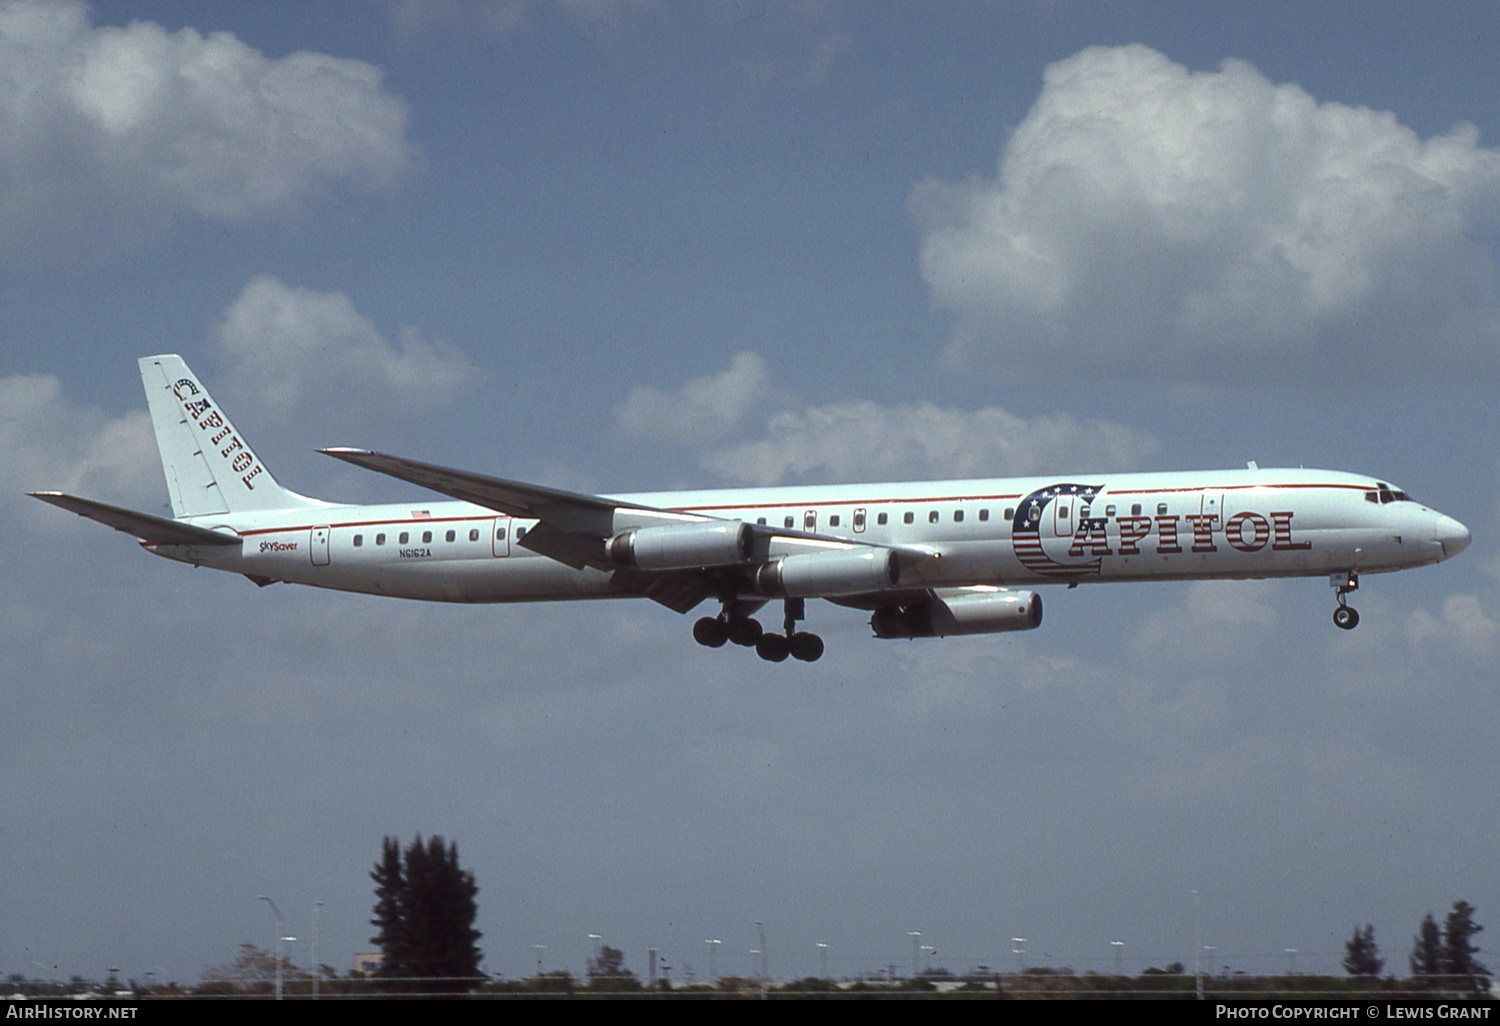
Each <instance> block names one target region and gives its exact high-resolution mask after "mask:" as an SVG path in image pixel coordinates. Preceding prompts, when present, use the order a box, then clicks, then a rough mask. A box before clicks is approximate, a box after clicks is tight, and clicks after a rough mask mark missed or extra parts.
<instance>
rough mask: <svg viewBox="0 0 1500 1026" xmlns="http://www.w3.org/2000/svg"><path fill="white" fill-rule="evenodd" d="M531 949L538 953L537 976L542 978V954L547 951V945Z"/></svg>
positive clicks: (535, 946)
mask: <svg viewBox="0 0 1500 1026" xmlns="http://www.w3.org/2000/svg"><path fill="white" fill-rule="evenodd" d="M531 947H532V949H533V950H534V951H535V952H536V974H537V976H541V975H542V952H543V951H546V950H547V945H545V944H533V945H532V946H531Z"/></svg>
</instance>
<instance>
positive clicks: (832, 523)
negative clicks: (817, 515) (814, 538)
mask: <svg viewBox="0 0 1500 1026" xmlns="http://www.w3.org/2000/svg"><path fill="white" fill-rule="evenodd" d="M828 526H829V527H837V526H839V515H838V514H837V513H835V514H834V515H833V516H831V517H829V518H828Z"/></svg>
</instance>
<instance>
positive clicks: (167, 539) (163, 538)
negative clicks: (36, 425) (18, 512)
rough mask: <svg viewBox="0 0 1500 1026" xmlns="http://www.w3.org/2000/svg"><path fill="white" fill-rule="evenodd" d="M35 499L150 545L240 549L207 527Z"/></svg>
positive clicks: (71, 500)
mask: <svg viewBox="0 0 1500 1026" xmlns="http://www.w3.org/2000/svg"><path fill="white" fill-rule="evenodd" d="M27 494H29V495H31V496H32V497H34V498H37V499H41V500H42V501H43V502H48V503H51V504H52V505H54V506H57V507H59V508H60V509H65V510H68V511H69V512H71V513H77V514H78V515H79V516H81V517H88V518H89V519H90V520H97V521H98V522H99V523H101V524H103V525H105V526H106V527H113V528H114V529H115V530H116V531H124V532H125V533H126V534H128V535H132V536H134V537H136V538H139V539H140V540H141V541H143V542H145V543H147V544H148V545H238V544H240V539H239V538H238V537H237V536H235V535H232V534H221V533H220V532H218V531H210V530H209V529H208V528H206V527H194V526H193V525H192V524H183V523H179V522H177V521H176V520H168V519H166V518H165V517H153V516H151V515H150V514H149V513H137V512H136V511H135V510H132V509H124V508H122V507H120V506H111V505H109V504H108V503H106V502H95V501H94V500H93V499H80V498H79V497H78V496H76V495H65V494H63V493H62V492H28V493H27Z"/></svg>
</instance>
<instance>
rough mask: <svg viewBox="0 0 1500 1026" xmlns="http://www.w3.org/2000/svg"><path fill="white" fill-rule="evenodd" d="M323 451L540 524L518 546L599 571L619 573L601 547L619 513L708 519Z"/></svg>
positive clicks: (364, 453) (397, 460) (380, 457)
mask: <svg viewBox="0 0 1500 1026" xmlns="http://www.w3.org/2000/svg"><path fill="white" fill-rule="evenodd" d="M319 452H322V453H325V454H327V455H329V456H332V457H334V458H336V459H341V460H343V461H344V462H345V463H352V464H354V465H355V466H357V467H364V468H365V469H366V470H375V471H379V472H380V473H382V474H387V475H389V476H391V477H394V478H397V479H399V480H402V481H410V482H411V483H412V484H418V485H421V486H422V487H424V488H430V489H432V490H433V491H435V492H441V493H442V494H444V495H451V496H452V497H453V498H455V499H462V500H463V501H465V502H472V503H474V505H476V506H483V507H484V508H485V509H492V510H495V511H496V512H497V513H504V514H505V515H507V516H512V517H521V518H523V519H527V520H536V521H537V526H536V527H533V528H532V529H531V530H530V531H527V532H526V537H525V538H523V539H521V542H520V544H521V545H522V546H524V547H526V548H528V549H531V550H532V551H533V552H538V553H540V554H542V555H544V556H548V557H550V558H552V559H555V560H557V561H558V562H560V563H566V564H568V565H569V566H571V567H574V568H575V569H579V568H582V567H585V566H591V567H594V568H595V569H597V570H613V569H616V568H615V566H614V565H613V564H611V563H610V562H609V561H608V560H607V559H606V558H605V555H604V544H603V543H604V539H605V538H608V537H609V536H610V535H612V534H614V533H615V526H614V522H615V513H616V512H617V511H619V510H633V511H638V512H641V513H648V514H657V515H659V516H661V517H664V518H669V519H671V520H673V521H677V522H682V521H684V520H706V519H708V518H707V517H702V516H698V515H696V514H684V513H676V512H673V511H671V510H663V509H655V508H652V507H648V506H639V505H634V504H630V503H624V502H620V501H618V500H616V499H606V498H602V497H600V496H597V495H584V494H582V493H581V492H568V491H563V490H562V489H560V488H544V487H542V486H541V485H534V484H527V483H525V482H524V481H509V480H506V479H505V478H501V477H490V476H489V475H487V474H476V473H474V472H473V471H469V470H455V469H453V468H451V467H440V466H437V465H436V464H433V463H423V462H421V461H420V460H409V459H406V458H405V457H403V456H391V455H388V454H386V453H380V452H370V451H369V450H367V449H346V448H335V449H320V450H319Z"/></svg>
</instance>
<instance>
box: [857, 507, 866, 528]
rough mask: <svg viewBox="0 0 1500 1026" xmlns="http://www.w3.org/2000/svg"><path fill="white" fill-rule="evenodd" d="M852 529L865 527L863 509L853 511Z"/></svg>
mask: <svg viewBox="0 0 1500 1026" xmlns="http://www.w3.org/2000/svg"><path fill="white" fill-rule="evenodd" d="M854 529H855V530H856V531H863V530H864V529H865V511H864V510H862V509H857V510H855V511H854Z"/></svg>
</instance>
